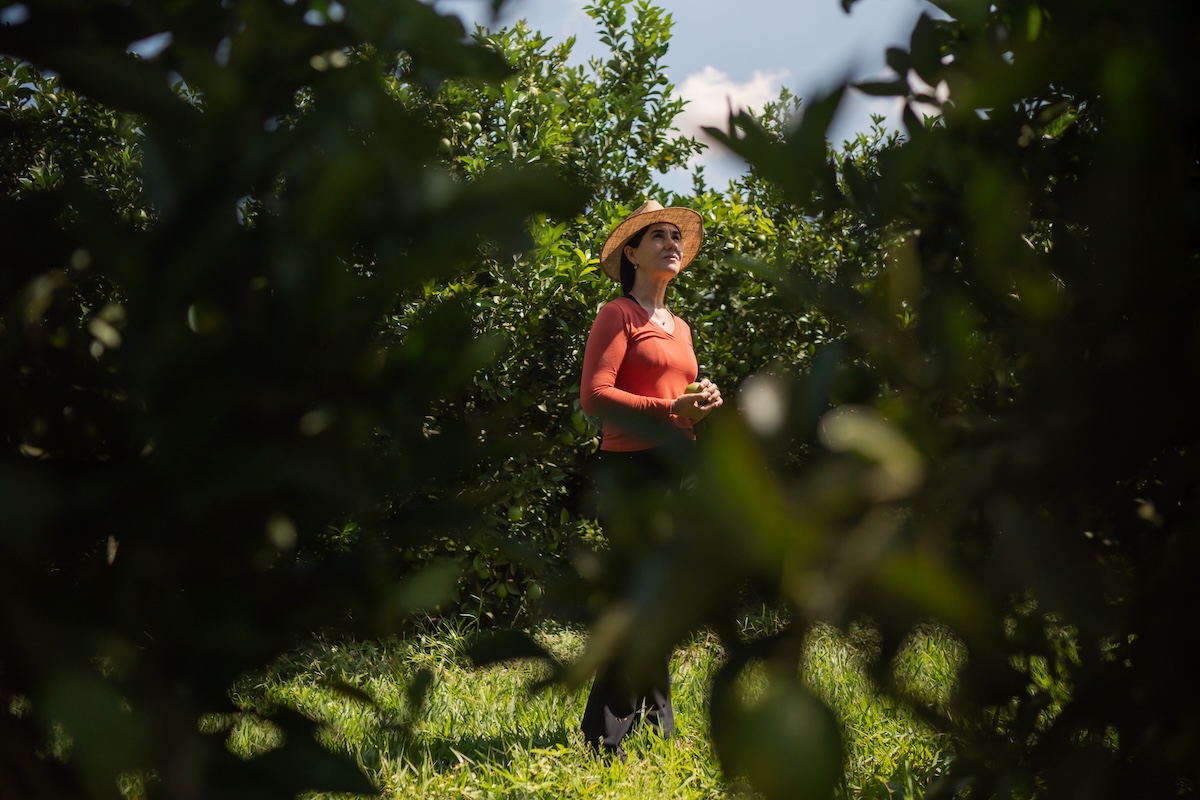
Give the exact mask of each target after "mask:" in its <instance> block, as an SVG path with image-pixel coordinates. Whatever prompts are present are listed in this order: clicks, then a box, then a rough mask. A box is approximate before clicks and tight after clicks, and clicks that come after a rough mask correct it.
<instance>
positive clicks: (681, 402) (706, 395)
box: [671, 378, 724, 420]
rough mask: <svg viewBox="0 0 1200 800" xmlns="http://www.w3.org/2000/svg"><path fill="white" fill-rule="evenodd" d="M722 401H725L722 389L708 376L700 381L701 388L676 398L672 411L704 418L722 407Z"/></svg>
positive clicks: (688, 417)
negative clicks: (722, 397)
mask: <svg viewBox="0 0 1200 800" xmlns="http://www.w3.org/2000/svg"><path fill="white" fill-rule="evenodd" d="M722 402H724V401H723V400H721V390H720V389H718V388H717V385H716V384H715V383H713V382H712V381H710V380H709V379H708V378H704V379H703V380H701V381H700V388H698V389H696V390H694V391H691V392H687V393H685V394H681V395H679V397H676V398H675V401H674V402H673V403H672V404H671V413H672V414H674V415H675V416H677V417H685V418H687V419H692V420H702V419H704V418H705V417H707V416H708V415H709V414H711V413H712V412H713V411H714V410H716V409H718V408H720V407H721V403H722Z"/></svg>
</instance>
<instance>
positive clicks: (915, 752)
mask: <svg viewBox="0 0 1200 800" xmlns="http://www.w3.org/2000/svg"><path fill="white" fill-rule="evenodd" d="M747 624H748V626H749V628H748V630H747V633H748V635H753V633H754V632H755V629H756V627H757V629H758V630H761V627H762V626H764V625H771V624H774V622H773V621H772V620H770V619H769V618H767V619H764V620H758V621H754V622H750V623H747ZM532 632H533V633H534V635H535V637H536V638H537V639H538V640H539V641H540V642H541V644H542V645H543V646H545V647H546V648H547V649H548V650H550V651H551V652H552V653H554V654H555V655H556V656H557V657H558V658H560V659H563V660H567V659H571V658H573V657H574V656H576V655H578V654H579V653H580V651H581V650H582V648H583V646H584V641H585V639H584V633H583V632H582V631H580V630H576V629H572V628H564V627H555V626H551V625H545V626H541V627H539V628H537V629H535V630H534V631H532ZM467 641H468V635H467V633H466V632H465V631H464V630H463V628H462V626H458V625H454V624H449V623H439V624H437V625H433V626H430V627H429V628H428V629H427V630H426V631H425V632H423V633H421V634H419V635H414V636H411V637H408V638H406V639H403V640H395V641H389V642H363V643H357V644H353V645H350V646H347V645H332V644H329V643H324V642H315V643H314V644H313V645H312V646H311V647H310V648H308V649H306V650H305V651H303V652H298V653H295V654H293V655H292V656H290V657H289V658H287V659H285V660H284V661H282V662H281V663H280V664H278V665H277V667H276V669H274V670H273V671H272V672H271V673H270V674H269V675H267V676H265V677H262V678H261V679H256V680H247V681H245V682H244V683H243V684H242V685H240V686H239V687H237V689H236V690H235V700H236V701H237V702H238V704H239V705H240V706H241V707H242V708H244V709H246V710H247V711H248V712H252V711H254V710H264V709H268V708H271V707H276V706H287V707H291V708H294V709H297V710H299V711H301V712H302V713H303V714H305V715H306V716H309V717H310V718H313V719H317V720H320V721H321V722H323V723H324V727H323V729H322V731H323V732H322V738H323V742H324V744H326V745H327V746H328V747H330V748H331V749H334V750H336V751H340V752H346V753H349V754H351V755H352V757H354V758H355V759H356V760H357V761H358V763H359V764H360V765H361V766H362V768H363V770H364V771H365V772H366V774H367V775H369V776H370V777H371V778H372V780H374V781H375V782H376V784H377V785H379V786H380V787H382V788H383V790H384V793H385V796H386V797H389V798H408V797H420V798H431V799H433V800H436V799H437V798H456V799H461V798H468V799H471V800H474V799H475V798H479V799H480V800H482V799H483V798H547V800H549V799H550V798H553V799H554V800H558V799H559V798H563V797H594V798H605V797H611V798H661V797H672V798H715V797H730V798H739V797H753V793H752V792H751V791H750V790H749V789H747V788H746V787H744V786H741V785H739V784H737V783H734V782H730V781H729V780H727V779H726V777H725V776H723V775H722V774H721V770H720V768H719V765H718V762H717V759H716V755H715V753H714V752H713V750H712V748H711V746H710V744H709V740H708V728H707V719H706V711H705V703H706V695H707V690H708V684H709V680H710V678H711V676H712V674H713V672H714V671H715V670H716V668H717V667H718V666H719V664H720V663H721V659H722V651H721V648H720V646H719V644H718V642H717V640H716V638H715V637H712V636H709V635H704V634H701V635H697V636H695V637H693V638H692V639H691V640H690V641H689V642H687V643H686V644H685V645H684V646H682V647H680V648H679V649H678V650H677V651H676V653H675V655H674V658H673V660H672V670H671V674H672V694H673V698H674V702H675V708H676V718H677V736H676V737H675V738H674V739H673V740H670V741H662V740H660V739H658V738H657V737H655V736H654V735H653V734H651V733H649V732H648V731H646V730H645V729H644V728H643V729H641V732H635V734H634V735H633V737H632V740H631V741H629V742H628V744H627V747H626V749H627V750H628V751H629V753H630V757H629V761H628V762H627V763H625V764H620V763H607V762H600V761H597V760H596V759H594V758H593V757H592V756H591V755H589V754H588V753H587V751H586V750H585V748H584V747H583V743H582V737H581V736H580V735H579V734H578V733H577V731H576V727H577V725H578V721H579V717H580V714H581V713H582V711H583V705H584V702H585V700H586V687H584V688H582V689H579V690H575V691H571V690H568V689H565V688H563V687H559V686H551V687H550V688H548V689H545V690H543V691H541V692H539V693H537V694H530V693H529V691H528V687H529V686H530V684H532V683H534V682H536V681H538V680H540V679H542V678H545V677H546V672H545V670H546V668H545V667H544V666H542V665H537V664H531V663H526V662H506V663H503V664H500V665H496V666H492V667H489V668H486V669H478V670H476V669H471V668H470V666H469V665H468V664H467V663H466V662H465V659H464V657H463V652H464V650H465V647H466V644H467ZM878 651H879V644H878V640H877V637H876V635H875V632H874V631H873V629H872V628H871V627H870V626H866V625H862V626H856V627H853V628H851V630H850V632H849V633H848V634H843V633H840V632H838V631H836V630H835V629H833V628H828V627H817V628H815V629H814V630H813V631H812V633H811V634H810V636H809V638H808V640H807V641H806V643H805V651H804V652H805V656H804V660H803V663H802V664H801V670H802V674H803V675H804V677H805V680H806V681H807V682H808V684H809V686H810V687H811V688H812V689H813V690H814V691H815V692H816V693H817V694H818V695H820V696H821V697H822V698H823V699H825V701H826V702H827V703H828V704H829V705H830V707H831V708H832V709H833V710H834V712H835V714H836V715H837V717H838V718H839V719H840V720H841V722H842V726H843V730H844V734H845V744H846V750H847V756H848V759H847V772H846V779H845V784H844V786H843V788H842V790H841V794H842V795H843V796H844V797H852V798H860V797H865V798H886V797H920V796H921V795H922V794H923V788H924V786H925V785H926V784H927V783H928V781H929V779H930V778H931V777H932V776H934V775H936V774H937V773H938V772H939V770H940V769H941V768H942V767H943V766H944V764H945V761H946V759H947V757H948V750H949V746H950V745H949V742H948V741H947V740H946V739H945V738H943V737H942V736H940V735H939V734H936V733H935V732H934V731H932V730H930V729H929V728H928V727H926V726H925V725H923V724H922V723H921V722H920V721H919V720H918V719H917V718H916V716H915V715H913V714H912V713H911V712H910V711H909V710H907V708H906V707H904V706H903V705H900V704H897V703H895V702H894V701H891V700H889V699H887V698H886V697H884V696H881V694H880V693H879V692H878V690H877V689H876V688H875V685H874V684H873V683H872V681H871V680H870V679H869V678H868V672H867V667H868V664H869V663H871V662H873V661H874V660H875V659H876V658H877V655H878ZM962 658H963V655H962V653H961V649H960V648H959V646H958V645H957V644H956V642H955V641H954V640H953V639H952V638H951V637H950V636H948V635H947V634H945V633H944V632H942V631H940V630H938V629H936V628H922V629H918V630H916V631H913V633H912V635H911V636H910V638H909V640H908V642H907V644H906V647H905V648H904V649H903V650H902V652H901V653H900V655H899V656H898V658H897V659H896V661H895V663H894V665H893V667H894V668H893V671H892V672H893V677H894V680H895V681H896V683H897V685H898V686H900V687H903V689H904V690H905V691H906V692H908V693H910V694H912V695H913V696H915V697H918V698H921V699H922V700H923V701H924V702H927V703H929V704H930V705H932V706H934V707H944V706H945V705H946V703H947V702H948V698H949V695H950V692H951V691H952V689H953V685H954V680H955V674H956V672H957V669H958V666H959V664H960V662H961V659H962ZM421 674H427V675H428V676H430V677H431V678H432V682H431V683H430V688H429V690H428V693H427V695H426V698H425V706H424V708H423V709H421V710H420V711H419V712H418V711H417V710H415V709H413V708H411V707H410V705H409V700H408V692H409V689H410V687H411V686H412V685H413V683H414V681H416V680H417V679H418V676H419V675H421ZM763 681H765V675H764V674H762V671H759V670H756V669H750V670H749V671H748V672H747V673H745V674H744V676H743V679H742V683H743V689H744V691H746V692H747V693H749V694H752V693H753V692H755V691H756V690H757V689H758V688H760V686H761V684H762V682H763ZM347 687H352V688H347ZM358 692H362V693H365V695H369V697H370V700H371V702H365V700H366V698H365V697H364V696H363V695H361V694H357V693H358ZM356 695H357V696H356ZM204 725H205V727H206V729H208V730H213V731H218V730H224V731H226V732H227V736H228V744H229V747H230V748H231V749H232V750H233V751H234V752H236V753H239V754H241V755H246V756H251V755H253V754H256V753H260V752H263V751H265V750H268V749H270V748H271V747H274V746H276V745H277V744H278V742H279V741H280V734H279V732H278V731H276V730H273V729H272V728H271V727H270V726H269V725H267V724H265V723H263V722H262V721H261V720H260V718H258V717H256V716H254V715H253V714H251V713H247V714H244V715H238V716H235V717H226V718H216V717H214V718H211V719H208V720H206V721H205V722H204ZM313 797H320V796H319V795H314V796H313Z"/></svg>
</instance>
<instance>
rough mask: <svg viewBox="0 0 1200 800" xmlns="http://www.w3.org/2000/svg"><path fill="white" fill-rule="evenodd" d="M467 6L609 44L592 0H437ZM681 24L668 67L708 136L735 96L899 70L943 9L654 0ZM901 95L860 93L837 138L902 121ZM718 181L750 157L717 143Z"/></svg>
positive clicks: (886, 0)
mask: <svg viewBox="0 0 1200 800" xmlns="http://www.w3.org/2000/svg"><path fill="white" fill-rule="evenodd" d="M432 1H433V3H434V5H435V6H436V7H437V8H438V9H440V10H442V11H444V12H452V13H455V14H458V15H459V16H460V17H462V18H463V20H464V23H465V24H466V26H467V28H468V30H470V29H471V28H472V26H473V24H474V23H475V22H479V23H480V24H483V25H490V26H492V27H495V26H497V25H499V26H503V25H507V24H511V23H512V22H514V21H515V20H517V19H524V20H526V21H527V22H528V24H529V26H530V27H531V28H534V29H535V30H539V31H541V32H542V33H543V34H545V35H547V36H550V37H551V38H553V39H554V40H555V41H562V40H564V39H566V38H567V37H569V36H575V37H576V39H577V43H576V45H575V50H574V53H575V56H576V58H578V59H579V60H580V61H581V62H582V61H586V59H587V58H588V57H589V56H591V55H594V54H598V53H600V52H601V48H602V47H603V46H602V45H601V44H600V42H599V41H598V39H597V38H596V33H595V26H594V24H593V22H592V20H591V18H589V17H588V16H587V14H586V13H585V12H584V10H583V8H584V6H585V5H587V0H510V2H508V3H507V4H506V6H505V8H504V9H503V13H502V15H501V17H500V18H499V20H498V21H492V20H491V17H490V2H488V0H432ZM654 5H656V6H658V7H659V8H661V9H663V10H664V11H666V12H667V13H669V14H670V15H671V16H672V19H673V22H674V26H673V28H672V36H671V42H670V52H669V53H668V54H667V58H666V59H665V61H666V69H667V74H668V76H669V77H670V79H671V82H672V83H673V84H674V85H675V88H676V91H677V92H678V93H679V94H680V95H682V96H683V98H684V99H685V100H687V101H688V107H687V111H685V113H684V115H683V117H681V119H680V120H679V124H680V128H681V129H682V130H683V131H684V132H686V133H688V134H691V135H697V136H699V128H700V127H701V126H702V125H712V126H716V127H724V126H725V121H726V118H727V116H728V111H729V107H730V105H732V106H733V107H735V108H751V109H757V108H761V107H762V105H763V104H764V103H766V102H769V101H771V100H774V99H777V98H778V96H779V89H780V87H782V86H786V87H787V88H788V89H790V90H791V91H792V93H793V94H796V95H798V96H799V97H801V98H802V99H803V98H809V97H815V96H817V95H819V94H822V93H823V92H824V91H826V90H828V89H829V88H830V87H832V86H835V85H837V84H839V83H840V82H841V81H842V80H844V79H846V78H851V79H857V78H865V77H880V76H884V75H887V74H889V71H888V70H887V67H886V65H885V62H884V54H885V51H886V50H887V48H888V47H889V46H892V45H901V46H906V45H907V42H908V37H909V33H910V32H911V31H912V26H913V24H914V23H915V22H916V20H917V18H918V17H919V16H920V14H921V13H922V12H925V13H930V14H937V13H938V12H937V11H936V10H935V9H934V8H933V7H932V6H930V5H929V4H928V3H927V2H925V0H859V2H857V3H855V5H854V6H853V11H852V13H850V14H846V13H845V12H844V11H842V7H841V3H840V2H839V0H654ZM896 111H897V107H896V106H895V104H894V101H888V100H878V99H876V98H868V97H865V96H863V95H860V94H858V93H851V95H850V96H849V97H848V98H847V101H846V102H845V104H844V106H843V113H842V114H841V116H840V117H839V118H838V119H837V120H835V122H834V126H833V128H832V129H831V131H830V139H831V140H833V141H834V142H835V143H836V142H840V141H842V140H843V139H845V138H847V137H849V136H852V135H853V134H854V132H855V131H857V130H865V129H866V126H867V125H868V124H869V122H870V117H871V114H872V113H878V114H883V115H884V116H885V117H887V118H888V122H889V124H891V125H892V126H893V127H896V126H898V121H897V116H896ZM702 160H703V163H705V164H706V174H707V176H708V178H709V182H710V183H712V184H714V185H716V186H718V187H720V186H723V185H724V182H725V181H726V180H727V179H728V178H730V177H733V176H734V175H736V174H738V172H740V170H741V164H740V161H739V160H737V159H736V158H734V157H732V156H730V155H728V154H727V153H723V152H720V151H719V149H718V148H710V149H709V150H708V151H707V152H706V153H705V155H704V156H702ZM664 184H665V185H666V186H667V188H670V189H677V190H682V189H684V188H686V187H687V186H688V185H689V184H688V181H687V179H686V176H684V175H678V176H674V178H673V179H672V177H671V176H668V179H667V180H666V181H664Z"/></svg>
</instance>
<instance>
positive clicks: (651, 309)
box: [629, 292, 671, 328]
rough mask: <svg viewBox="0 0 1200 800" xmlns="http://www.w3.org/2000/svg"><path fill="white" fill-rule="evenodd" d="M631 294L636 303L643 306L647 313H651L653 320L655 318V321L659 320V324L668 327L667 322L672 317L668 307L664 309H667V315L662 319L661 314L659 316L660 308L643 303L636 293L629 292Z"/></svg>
mask: <svg viewBox="0 0 1200 800" xmlns="http://www.w3.org/2000/svg"><path fill="white" fill-rule="evenodd" d="M629 296H630V297H632V298H633V300H634V302H635V303H637V304H638V305H639V306H641V307H642V309H643V310H644V311H645V312H646V313H647V314H649V315H650V319H652V320H654V321H655V322H657V323H658V324H659V326H660V327H662V328H666V327H667V322H668V321H669V320H670V319H671V312H670V311H667V309H666V308H663V311H667V317H666V319H660V318H659V316H658V309H657V308H655V307H654V306H647V305H646V304H645V303H643V302H642V301H641V300H640V299H638V298H637V297H636V296H635V295H634V294H633V293H632V292H631V293H630V294H629Z"/></svg>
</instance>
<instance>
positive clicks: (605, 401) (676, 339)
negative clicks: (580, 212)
mask: <svg viewBox="0 0 1200 800" xmlns="http://www.w3.org/2000/svg"><path fill="white" fill-rule="evenodd" d="M703 238H704V226H703V224H702V221H701V219H700V215H699V214H697V213H696V212H695V211H692V210H691V209H687V208H663V207H662V206H661V205H660V204H659V203H656V202H654V201H653V200H651V201H649V202H647V203H645V204H644V205H642V207H641V208H639V209H637V210H636V211H634V212H633V213H632V214H630V215H629V216H628V217H627V218H626V219H625V220H624V221H623V222H621V224H620V225H618V226H617V227H616V228H615V229H614V230H613V232H612V233H611V234H610V235H609V237H608V239H607V240H606V241H605V243H604V247H603V248H602V250H601V255H600V266H601V268H602V269H603V270H604V274H606V275H607V276H608V277H610V278H612V279H613V280H615V281H619V282H620V284H621V288H622V289H623V290H624V295H623V296H621V297H619V298H617V299H615V300H612V301H611V302H609V303H607V304H605V305H604V306H603V307H602V308H601V309H600V313H599V314H597V315H596V319H595V321H594V322H593V323H592V329H591V332H590V333H589V334H588V340H587V348H586V350H585V351H584V356H583V379H582V382H581V385H580V402H581V404H582V406H583V410H584V412H585V413H587V414H590V415H592V416H596V417H599V418H600V421H601V443H600V453H599V456H598V464H597V485H598V488H599V491H600V509H599V511H600V519H601V522H602V523H603V525H604V529H605V532H606V533H607V534H608V537H609V539H610V540H611V541H614V542H618V543H619V542H621V541H622V540H624V542H625V543H626V544H632V545H633V546H634V547H636V546H638V544H639V543H638V542H631V541H630V540H636V539H638V538H639V537H642V538H645V537H646V536H648V531H647V525H646V524H645V520H647V519H649V518H650V516H652V515H650V514H646V513H643V510H642V509H640V506H639V503H638V502H636V498H637V497H639V496H640V497H643V498H644V497H647V496H651V497H657V499H658V502H659V504H660V505H661V504H662V503H661V501H662V499H663V498H664V496H665V495H666V494H668V493H670V492H672V491H676V490H678V489H679V488H680V486H681V482H682V481H683V479H684V478H685V476H686V474H687V462H688V452H689V451H690V449H691V446H692V445H693V444H694V442H695V434H694V433H693V430H692V427H693V425H694V424H695V423H696V422H699V421H700V420H702V419H704V418H705V417H707V416H708V415H709V414H710V413H712V412H713V411H714V410H715V409H717V408H720V406H721V402H722V401H721V392H720V390H719V389H718V388H717V385H716V384H715V383H713V382H712V381H710V380H708V379H704V380H701V381H699V382H698V383H696V377H697V372H698V365H697V363H696V354H695V352H694V350H693V349H692V333H691V329H690V328H689V327H688V324H687V323H686V322H684V321H683V320H682V319H680V318H679V317H677V316H675V315H674V314H672V313H671V311H670V310H669V309H668V308H667V305H666V291H667V284H669V283H670V282H671V281H672V280H673V279H674V278H675V277H676V276H677V275H678V274H679V273H680V272H682V271H683V270H684V269H686V268H687V266H688V264H690V263H691V261H692V259H693V258H695V257H696V253H697V252H699V250H700V243H701V242H702V241H703ZM689 389H691V391H689ZM618 501H619V502H618ZM640 544H641V545H643V546H644V545H645V542H641V543H640ZM668 662H669V656H668V657H664V660H663V663H662V664H661V668H656V669H655V670H654V673H655V674H653V675H649V676H640V677H634V676H631V675H629V674H627V673H625V672H624V671H623V670H620V669H617V668H610V669H605V670H601V672H600V674H599V675H597V677H596V680H595V682H594V683H593V685H592V691H591V694H590V695H589V697H588V702H587V708H586V709H585V710H584V714H583V721H582V723H581V725H580V727H581V728H582V730H583V735H584V737H585V739H586V740H587V742H588V744H589V745H590V746H591V747H593V748H594V749H596V750H597V751H598V752H602V753H605V754H611V755H615V756H617V757H618V758H620V759H622V760H624V758H625V752H624V750H623V749H622V748H621V741H622V740H623V739H624V738H625V736H626V735H627V734H628V733H629V731H630V730H631V729H632V728H633V726H634V725H635V724H636V723H637V722H638V721H639V719H642V718H644V719H645V720H646V721H647V722H648V723H650V724H651V725H652V726H654V727H655V728H656V729H657V730H658V732H659V733H660V734H662V735H663V736H664V737H668V736H670V735H671V734H672V733H673V731H674V728H675V719H674V711H673V709H672V707H671V693H670V683H669V674H668V669H667V667H668Z"/></svg>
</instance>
